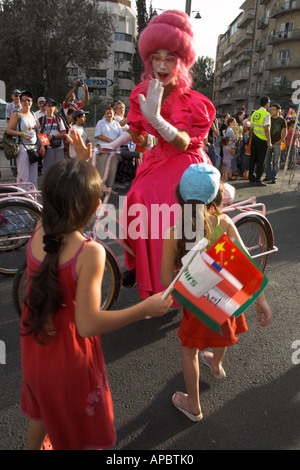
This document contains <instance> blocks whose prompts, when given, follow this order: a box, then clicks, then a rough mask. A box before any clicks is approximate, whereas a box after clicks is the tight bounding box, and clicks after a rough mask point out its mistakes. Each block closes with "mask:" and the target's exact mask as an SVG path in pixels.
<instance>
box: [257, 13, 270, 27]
mask: <svg viewBox="0 0 300 470" xmlns="http://www.w3.org/2000/svg"><path fill="white" fill-rule="evenodd" d="M268 24H269V18H268V17H267V16H261V17H260V18H258V21H257V29H264V28H266V27H267V26H268Z"/></svg>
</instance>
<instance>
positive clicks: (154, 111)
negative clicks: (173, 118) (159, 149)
mask: <svg viewBox="0 0 300 470" xmlns="http://www.w3.org/2000/svg"><path fill="white" fill-rule="evenodd" d="M163 92H164V88H163V86H162V84H161V82H160V81H159V80H157V79H155V80H151V81H150V83H149V86H148V93H147V98H145V96H144V95H142V94H140V95H139V102H140V108H141V111H142V113H143V115H144V116H145V118H146V119H147V120H148V121H149V123H150V124H151V126H152V127H154V129H156V130H157V132H158V133H159V134H160V135H161V136H162V138H163V139H164V140H165V141H166V142H172V141H173V140H174V139H175V137H176V136H177V132H178V131H177V129H176V127H174V126H172V124H170V123H169V122H167V121H166V120H165V119H163V118H162V117H161V115H160V109H161V100H162V96H163Z"/></svg>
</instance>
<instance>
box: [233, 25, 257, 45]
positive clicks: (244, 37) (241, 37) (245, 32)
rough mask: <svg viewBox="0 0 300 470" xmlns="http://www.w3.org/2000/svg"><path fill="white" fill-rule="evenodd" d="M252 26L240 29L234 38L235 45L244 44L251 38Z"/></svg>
mask: <svg viewBox="0 0 300 470" xmlns="http://www.w3.org/2000/svg"><path fill="white" fill-rule="evenodd" d="M252 36H253V28H251V27H250V28H248V29H242V30H241V31H240V33H239V34H238V36H237V38H236V42H235V43H236V46H244V45H245V44H247V42H248V41H250V40H251V39H252Z"/></svg>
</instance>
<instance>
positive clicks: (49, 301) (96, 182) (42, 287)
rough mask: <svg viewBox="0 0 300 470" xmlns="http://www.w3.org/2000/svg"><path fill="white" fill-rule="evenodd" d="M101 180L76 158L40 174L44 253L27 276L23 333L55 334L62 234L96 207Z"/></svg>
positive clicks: (59, 303) (79, 224) (59, 300)
mask: <svg viewBox="0 0 300 470" xmlns="http://www.w3.org/2000/svg"><path fill="white" fill-rule="evenodd" d="M101 192H102V181H101V178H100V175H99V173H98V171H97V170H96V168H95V167H93V166H92V165H91V164H90V163H87V162H84V161H82V160H79V159H72V160H71V159H69V160H61V161H59V162H57V163H55V164H53V165H52V166H51V167H50V168H49V170H48V171H47V173H46V174H45V176H44V181H43V188H42V195H43V213H42V225H43V229H44V232H45V235H44V237H43V243H44V251H45V252H46V256H45V258H44V260H43V262H42V263H41V265H40V266H39V268H38V270H37V271H36V272H35V273H34V274H33V275H32V277H31V286H30V289H29V292H28V294H27V296H26V299H25V305H26V307H27V310H28V316H27V317H26V318H25V319H24V321H23V328H22V333H21V334H23V335H27V334H33V336H34V339H35V340H36V341H37V342H39V343H40V342H41V341H40V338H42V339H49V335H50V336H51V335H53V334H55V330H54V328H53V325H52V321H51V319H52V317H54V315H55V314H56V313H57V311H58V310H59V309H60V308H61V306H62V291H61V287H60V285H59V279H58V266H59V256H60V252H61V250H62V248H63V246H64V243H65V239H66V235H68V234H69V233H72V232H74V231H75V230H78V229H80V228H82V227H84V226H85V225H86V224H87V222H88V220H89V219H90V217H91V216H92V214H93V213H94V211H95V210H96V208H97V205H98V203H99V199H100V196H101Z"/></svg>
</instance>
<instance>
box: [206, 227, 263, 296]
mask: <svg viewBox="0 0 300 470" xmlns="http://www.w3.org/2000/svg"><path fill="white" fill-rule="evenodd" d="M207 254H208V255H209V256H210V257H211V258H213V259H214V260H215V262H216V263H217V264H218V265H219V266H220V267H222V268H225V269H226V270H227V271H229V272H230V273H231V274H232V275H233V276H234V277H235V278H236V279H238V280H239V281H240V282H241V284H242V285H243V291H244V292H247V294H249V295H252V294H253V293H254V292H256V291H257V290H258V289H259V287H260V285H261V281H262V278H263V274H262V273H261V272H260V271H259V270H258V268H257V266H256V265H255V264H254V263H253V261H252V260H251V259H250V258H249V257H248V256H246V255H245V253H244V252H243V251H242V250H240V249H239V248H238V246H237V245H236V244H235V243H234V242H233V241H232V240H231V239H230V238H229V237H228V236H227V235H226V234H225V233H224V234H223V235H222V236H221V237H220V238H219V239H218V240H217V241H216V242H215V243H214V244H213V245H212V246H211V247H209V249H208V250H207Z"/></svg>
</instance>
